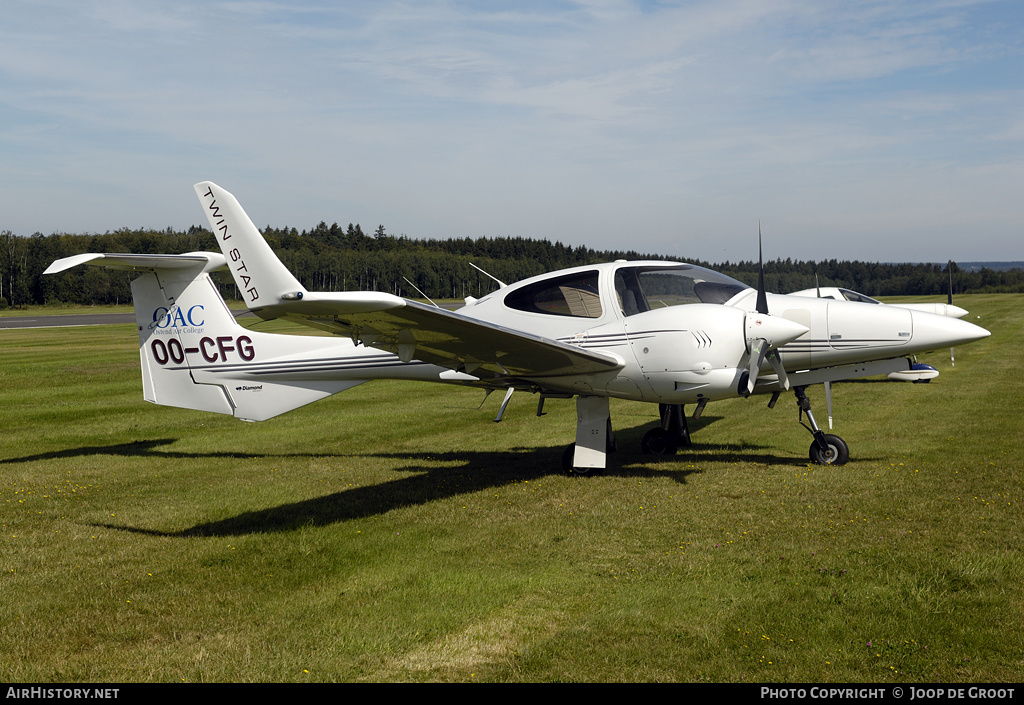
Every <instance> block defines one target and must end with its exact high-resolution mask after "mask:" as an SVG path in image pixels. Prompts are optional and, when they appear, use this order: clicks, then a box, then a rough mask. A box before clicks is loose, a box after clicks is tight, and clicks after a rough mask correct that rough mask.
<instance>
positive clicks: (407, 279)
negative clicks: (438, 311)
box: [402, 277, 441, 308]
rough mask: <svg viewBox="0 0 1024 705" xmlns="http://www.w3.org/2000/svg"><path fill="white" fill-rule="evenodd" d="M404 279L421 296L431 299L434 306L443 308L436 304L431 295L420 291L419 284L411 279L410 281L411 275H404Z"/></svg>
mask: <svg viewBox="0 0 1024 705" xmlns="http://www.w3.org/2000/svg"><path fill="white" fill-rule="evenodd" d="M402 279H404V280H405V281H406V283H407V284H408V285H409V286H411V287H412V288H413V289H415V290H416V293H417V294H419V295H420V296H422V297H423V298H425V299H426V300H427V301H430V303H431V304H432V305H433V307H434V308H441V307H440V306H438V305H437V304H435V303H434V302H433V301H431V300H430V297H429V296H427V295H426V294H424V293H423V292H422V291H420V288H419V287H418V286H416V285H415V284H413V283H412V282H411V281H409V277H402Z"/></svg>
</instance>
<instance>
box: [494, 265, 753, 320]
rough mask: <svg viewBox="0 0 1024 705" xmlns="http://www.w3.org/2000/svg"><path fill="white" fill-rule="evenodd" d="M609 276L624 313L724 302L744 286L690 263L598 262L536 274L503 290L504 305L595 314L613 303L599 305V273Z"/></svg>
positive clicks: (550, 312) (536, 310) (532, 310)
mask: <svg viewBox="0 0 1024 705" xmlns="http://www.w3.org/2000/svg"><path fill="white" fill-rule="evenodd" d="M602 275H603V276H606V277H607V276H611V277H613V280H614V281H613V288H614V292H615V299H616V300H615V302H614V305H617V306H618V309H619V311H621V312H622V315H624V316H633V315H636V314H638V313H643V312H644V311H650V310H651V309H654V308H663V307H667V306H678V305H680V304H691V303H706V304H724V303H726V302H728V301H729V300H730V299H732V298H733V297H734V296H736V295H737V294H739V293H740V292H742V291H744V290H745V289H749V288H750V287H748V286H747V285H746V284H744V283H742V282H740V281H737V280H735V279H733V278H731V277H727V276H725V275H724V274H719V273H718V272H714V271H712V270H710V269H705V268H703V267H698V266H696V265H692V264H668V265H664V264H656V263H652V264H633V265H622V266H619V267H615V268H610V267H607V266H602V267H599V268H595V269H580V270H577V271H574V272H572V273H570V274H563V275H561V276H557V277H550V278H545V279H541V280H540V281H536V282H533V283H532V284H526V285H525V286H522V287H517V288H514V289H513V290H512V291H510V292H509V293H508V294H506V295H505V299H504V303H505V305H506V306H508V307H509V308H513V309H516V310H518V311H526V312H528V313H544V314H548V315H553V316H572V317H576V318H600V317H601V316H602V315H604V313H605V308H606V307H609V306H611V305H613V304H612V303H611V302H610V301H608V300H607V299H606V300H605V301H604V304H603V305H602V300H601V277H602Z"/></svg>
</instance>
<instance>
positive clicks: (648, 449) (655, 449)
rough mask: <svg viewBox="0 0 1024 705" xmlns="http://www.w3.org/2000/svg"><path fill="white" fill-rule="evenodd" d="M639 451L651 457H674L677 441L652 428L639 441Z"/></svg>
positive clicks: (677, 445)
mask: <svg viewBox="0 0 1024 705" xmlns="http://www.w3.org/2000/svg"><path fill="white" fill-rule="evenodd" d="M640 449H641V450H642V451H643V452H644V453H648V454H653V455H675V454H676V451H677V450H678V449H679V441H678V440H677V439H675V438H672V437H671V436H670V435H669V434H668V433H666V432H665V431H664V430H662V429H660V428H652V429H651V430H650V431H648V432H647V433H645V434H644V437H643V440H641V441H640Z"/></svg>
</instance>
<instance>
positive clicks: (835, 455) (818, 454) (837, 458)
mask: <svg viewBox="0 0 1024 705" xmlns="http://www.w3.org/2000/svg"><path fill="white" fill-rule="evenodd" d="M805 390H806V387H794V388H793V392H794V393H795V394H796V404H797V407H798V408H799V409H800V425H801V426H803V427H804V428H806V429H807V430H808V431H810V433H811V435H812V436H814V442H813V443H811V448H810V452H809V455H810V458H811V462H812V463H817V464H818V465H846V463H847V462H849V460H850V448H849V447H848V446H847V445H846V441H844V440H843V439H842V438H840V437H839V436H836V435H833V434H831V433H824V432H823V431H822V430H821V429H820V428H818V422H817V421H815V420H814V414H812V413H811V401H810V399H808V398H807V394H806V392H805ZM805 412H806V413H807V420H808V421H809V422H810V424H811V425H810V426H808V425H807V424H805V423H804V422H803V415H804V413H805Z"/></svg>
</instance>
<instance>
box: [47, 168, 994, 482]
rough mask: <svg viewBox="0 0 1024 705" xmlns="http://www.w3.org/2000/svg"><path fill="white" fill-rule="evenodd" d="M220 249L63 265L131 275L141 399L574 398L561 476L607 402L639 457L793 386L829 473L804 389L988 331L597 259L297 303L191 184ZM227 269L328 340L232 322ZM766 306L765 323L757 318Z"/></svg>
mask: <svg viewBox="0 0 1024 705" xmlns="http://www.w3.org/2000/svg"><path fill="white" fill-rule="evenodd" d="M195 191H196V195H197V196H198V197H199V200H200V202H201V203H202V205H203V210H204V211H205V213H206V216H207V218H208V219H209V221H210V226H211V228H212V229H213V233H214V235H215V236H216V238H217V241H218V243H219V244H220V246H221V249H222V251H223V254H217V253H210V252H193V253H189V254H184V255H134V254H82V255H76V256H73V257H67V258H65V259H62V260H58V261H57V262H54V263H53V264H52V265H51V266H50V267H49V268H48V269H47V270H46V271H47V273H55V272H60V271H63V270H65V269H68V268H69V267H73V266H75V265H79V264H87V263H88V264H94V265H100V266H106V267H113V268H116V269H133V270H139V271H144V272H145V273H144V274H142V276H140V277H138V278H137V279H135V280H134V281H133V282H132V294H133V297H134V304H135V316H136V321H137V323H138V330H139V351H140V356H141V359H142V382H143V394H144V397H145V398H146V400H148V401H151V402H155V403H157V404H165V405H168V406H177V407H185V408H189V409H200V410H204V411H213V412H219V413H223V414H232V415H234V416H236V417H238V418H240V419H245V420H250V421H260V420H264V419H269V418H271V417H273V416H277V415H278V414H282V413H284V412H286V411H290V410H291V409H295V408H297V407H299V406H303V405H304V404H308V403H310V402H313V401H316V400H317V399H321V398H323V397H326V396H329V395H331V394H336V393H338V392H341V391H343V390H345V389H348V388H350V387H353V386H355V385H357V384H361V383H363V382H366V381H369V380H372V379H381V378H391V379H408V380H423V381H430V382H444V383H450V384H460V385H468V386H473V387H479V388H482V389H484V390H488V391H491V390H496V389H502V390H507V393H506V397H505V401H504V402H503V404H502V407H501V412H499V416H498V418H499V419H500V417H501V413H503V412H504V410H505V406H506V405H507V403H508V398H509V395H511V393H512V390H515V389H520V390H525V391H529V392H533V393H538V394H539V395H540V405H539V406H538V413H540V410H541V408H542V406H543V403H544V399H545V398H548V397H551V398H571V397H576V413H577V423H576V442H575V443H574V444H573V445H570V446H569V447H568V448H567V449H566V453H565V455H564V463H563V464H564V468H565V470H566V472H568V473H569V474H578V475H589V474H593V473H595V472H599V471H600V470H601V469H602V468H604V467H605V462H606V457H605V456H606V452H607V450H608V449H609V448H611V447H612V445H613V440H612V435H611V422H610V419H609V414H608V399H609V398H610V397H616V398H620V399H631V400H634V401H642V402H652V403H656V404H659V405H660V410H661V419H662V423H661V427H660V428H656V429H653V430H652V431H650V432H648V433H647V435H646V436H645V437H644V439H643V447H644V450H645V451H647V452H654V453H674V452H675V451H676V449H677V447H678V446H679V445H680V444H689V431H688V429H687V422H686V416H685V414H684V406H683V405H685V404H696V405H697V406H696V411H695V412H694V418H697V417H699V415H700V413H701V412H702V411H703V409H704V406H705V405H706V404H707V403H708V402H710V401H716V400H719V399H731V398H733V397H746V396H748V395H750V394H772V399H771V402H770V403H769V406H773V405H774V403H775V401H776V400H777V399H778V396H779V395H780V394H781V393H782V392H783V391H786V390H790V389H792V390H793V392H794V393H795V395H796V399H797V403H798V406H799V409H800V421H801V423H803V421H802V416H803V413H804V412H806V414H807V419H808V422H809V424H810V425H809V426H808V425H806V424H803V425H804V426H805V428H807V429H808V431H810V432H811V434H812V436H813V437H814V440H813V442H812V443H811V447H810V458H811V460H812V461H815V462H818V463H825V464H842V463H845V462H846V461H847V460H848V459H849V451H848V449H847V446H846V443H844V442H843V440H842V439H841V438H839V437H838V436H834V435H831V434H826V433H824V432H823V431H822V430H821V429H819V428H818V425H817V423H816V422H815V420H814V416H813V415H812V414H811V409H810V402H809V401H808V399H807V395H806V394H805V389H806V387H807V386H808V385H812V384H822V383H825V382H834V381H837V380H844V379H853V378H859V377H868V376H873V375H883V374H888V373H890V372H894V371H898V370H906V369H909V368H910V365H911V363H910V361H909V359H908V356H911V355H914V354H916V353H921V352H925V351H929V350H935V349H938V348H947V347H950V346H952V345H962V344H964V343H967V342H970V341H974V340H979V339H981V338H984V337H986V336H987V335H989V333H988V331H986V330H984V329H982V328H979V327H978V326H976V325H973V324H971V323H968V322H966V321H961V320H957V319H955V318H950V317H945V316H940V315H935V314H933V313H926V312H922V311H914V310H909V309H906V308H897V307H895V306H873V305H868V304H864V303H854V302H849V301H836V300H832V299H823V298H821V299H819V298H806V297H795V296H781V295H775V294H767V293H765V291H764V285H763V278H762V282H761V283H760V284H759V287H758V289H757V290H754V289H752V288H750V287H748V286H747V285H745V284H743V283H741V282H738V281H736V280H734V279H731V278H729V277H726V276H724V275H722V274H719V273H717V272H714V271H711V270H708V269H705V268H702V267H697V266H694V265H690V264H681V263H673V262H657V261H652V262H625V261H618V262H611V263H606V264H595V265H587V266H583V267H574V268H572V269H565V270H562V271H558V272H552V273H550V274H543V275H540V276H536V277H532V278H530V279H526V280H524V281H521V282H517V283H515V284H511V285H504V284H501V286H500V288H498V289H497V290H496V291H494V292H492V293H490V294H488V295H487V296H484V297H482V298H480V299H473V298H468V299H467V300H466V305H465V306H463V307H462V308H460V309H458V310H457V311H446V310H443V309H441V308H437V307H435V306H428V305H425V304H421V303H418V302H416V301H411V300H409V299H405V298H401V297H398V296H393V295H391V294H385V293H378V292H373V291H360V292H340V293H333V292H310V291H306V290H305V289H304V288H303V287H302V285H301V284H299V282H298V280H296V279H295V277H294V276H292V274H291V272H289V271H288V269H287V268H286V267H285V266H284V265H283V264H282V263H281V261H280V260H279V259H278V258H277V257H276V256H275V255H274V253H273V251H272V250H271V249H270V247H269V246H268V245H267V242H266V240H264V239H263V237H262V235H260V233H259V231H258V230H257V229H256V227H255V226H254V225H253V223H252V221H251V220H250V219H249V217H248V216H247V215H246V214H245V212H244V211H243V210H242V207H241V206H240V205H239V204H238V201H236V200H235V197H234V196H232V195H231V194H230V193H228V192H227V191H225V190H224V189H222V188H220V187H219V186H217V185H216V184H213V183H210V182H208V181H207V182H203V183H200V184H196V186H195ZM223 267H227V268H228V269H229V270H230V271H231V274H232V275H233V276H234V279H235V283H236V284H237V285H238V288H239V290H240V291H241V292H242V295H243V297H244V299H245V302H246V304H247V305H248V306H249V308H250V310H251V311H252V312H253V313H255V314H256V315H257V316H259V317H261V318H263V319H267V320H270V319H274V318H283V319H287V320H291V321H296V322H298V323H301V324H305V325H308V326H312V327H314V328H318V329H321V330H326V331H330V332H331V333H335V334H338V335H339V336H340V337H318V336H308V337H303V336H294V335H280V334H272V333H261V332H258V331H252V330H247V329H245V328H243V327H241V326H239V325H238V324H237V323H236V322H235V319H234V317H233V316H232V315H231V312H230V311H229V310H228V307H227V305H226V304H225V303H224V301H223V299H222V298H221V297H220V295H219V293H218V292H217V289H216V287H215V286H214V284H213V282H212V281H211V279H210V277H209V272H211V271H213V270H215V269H220V268H223ZM769 311H771V314H769Z"/></svg>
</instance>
